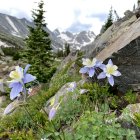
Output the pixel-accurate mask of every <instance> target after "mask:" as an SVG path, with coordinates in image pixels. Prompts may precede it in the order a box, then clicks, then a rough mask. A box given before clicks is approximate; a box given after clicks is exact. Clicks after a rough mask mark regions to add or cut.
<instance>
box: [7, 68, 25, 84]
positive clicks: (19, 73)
mask: <svg viewBox="0 0 140 140" xmlns="http://www.w3.org/2000/svg"><path fill="white" fill-rule="evenodd" d="M9 76H10V78H11V79H12V80H15V81H18V82H21V81H22V79H23V69H21V68H20V67H19V66H17V67H16V70H15V71H11V73H10V75H9Z"/></svg>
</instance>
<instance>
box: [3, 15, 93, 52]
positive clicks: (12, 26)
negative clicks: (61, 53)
mask: <svg viewBox="0 0 140 140" xmlns="http://www.w3.org/2000/svg"><path fill="white" fill-rule="evenodd" d="M28 26H32V27H33V26H34V24H33V22H30V21H28V20H27V19H25V18H22V19H18V18H16V17H13V16H9V15H6V14H2V13H0V42H1V43H0V44H6V45H9V43H11V45H9V46H13V45H15V44H16V45H17V46H21V47H23V46H24V41H23V40H24V39H25V38H26V37H27V35H28V34H29V30H28ZM45 30H46V31H47V32H49V34H50V38H51V40H52V47H53V50H54V51H58V50H59V49H61V50H62V49H63V48H64V45H65V43H66V42H67V43H69V44H70V47H71V49H80V48H81V47H83V46H85V45H87V44H89V43H91V42H93V40H94V38H95V34H94V32H93V31H82V32H79V33H74V34H73V33H71V32H69V31H66V32H60V31H59V30H58V29H56V30H54V31H53V32H51V31H50V30H49V29H48V28H47V27H46V28H45Z"/></svg>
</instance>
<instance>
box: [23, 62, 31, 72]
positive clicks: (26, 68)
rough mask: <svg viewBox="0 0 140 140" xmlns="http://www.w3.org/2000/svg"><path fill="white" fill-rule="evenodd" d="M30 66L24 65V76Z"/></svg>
mask: <svg viewBox="0 0 140 140" xmlns="http://www.w3.org/2000/svg"><path fill="white" fill-rule="evenodd" d="M30 66H31V65H30V64H27V65H26V67H25V69H24V74H26V72H27V71H28V69H29V67H30Z"/></svg>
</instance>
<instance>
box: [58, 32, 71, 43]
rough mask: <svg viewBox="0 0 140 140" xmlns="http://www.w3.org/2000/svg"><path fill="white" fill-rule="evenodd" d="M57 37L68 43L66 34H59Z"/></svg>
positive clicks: (68, 38)
mask: <svg viewBox="0 0 140 140" xmlns="http://www.w3.org/2000/svg"><path fill="white" fill-rule="evenodd" d="M58 37H60V38H62V39H64V40H65V41H69V40H71V38H70V37H68V36H67V35H66V34H64V33H61V34H60V35H59V36H58Z"/></svg>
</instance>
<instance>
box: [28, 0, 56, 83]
mask: <svg viewBox="0 0 140 140" xmlns="http://www.w3.org/2000/svg"><path fill="white" fill-rule="evenodd" d="M43 6H44V2H43V0H41V1H40V2H39V3H38V8H37V9H34V10H33V11H32V17H33V22H34V27H29V31H30V34H29V36H28V38H26V45H27V49H26V51H25V57H26V58H27V62H28V63H29V64H31V65H32V67H31V69H30V73H31V74H33V75H35V76H36V77H37V79H38V81H40V82H43V83H45V82H47V81H48V79H49V78H51V76H52V74H53V72H54V69H53V68H51V64H52V62H53V55H52V48H51V40H50V38H49V33H47V32H46V31H45V30H44V29H45V27H46V23H45V20H44V12H45V11H44V10H43Z"/></svg>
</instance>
